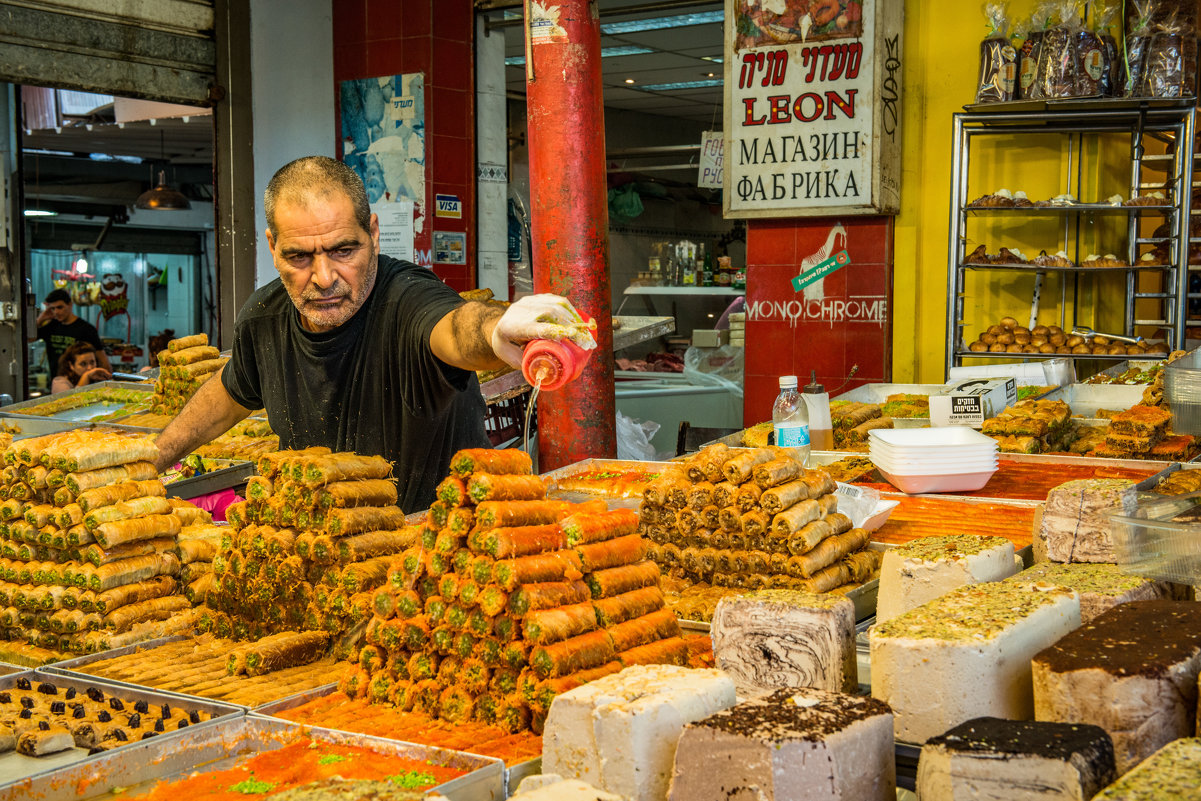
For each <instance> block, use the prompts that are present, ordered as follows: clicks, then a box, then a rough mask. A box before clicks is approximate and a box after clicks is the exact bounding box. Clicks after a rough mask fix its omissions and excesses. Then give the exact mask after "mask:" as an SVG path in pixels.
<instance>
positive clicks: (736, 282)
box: [730, 267, 746, 290]
mask: <svg viewBox="0 0 1201 801" xmlns="http://www.w3.org/2000/svg"><path fill="white" fill-rule="evenodd" d="M730 286H732V287H734V288H735V289H739V290H745V289H746V267H735V268H734V279H733V280H732V281H731V283H730Z"/></svg>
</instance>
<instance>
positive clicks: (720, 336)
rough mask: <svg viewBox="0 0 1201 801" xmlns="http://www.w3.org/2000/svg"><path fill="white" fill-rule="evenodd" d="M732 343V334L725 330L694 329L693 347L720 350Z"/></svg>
mask: <svg viewBox="0 0 1201 801" xmlns="http://www.w3.org/2000/svg"><path fill="white" fill-rule="evenodd" d="M729 341H730V332H729V331H728V330H726V329H724V328H694V329H692V347H694V348H719V347H721V346H722V345H725V344H726V343H727V342H729Z"/></svg>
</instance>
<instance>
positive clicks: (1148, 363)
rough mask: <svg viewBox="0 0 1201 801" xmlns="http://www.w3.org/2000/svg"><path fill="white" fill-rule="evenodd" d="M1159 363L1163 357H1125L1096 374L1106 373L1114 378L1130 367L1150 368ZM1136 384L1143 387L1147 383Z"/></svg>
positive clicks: (1161, 362)
mask: <svg viewBox="0 0 1201 801" xmlns="http://www.w3.org/2000/svg"><path fill="white" fill-rule="evenodd" d="M1160 364H1163V359H1149V360H1148V359H1127V360H1126V361H1124V362H1118V363H1117V364H1115V365H1113V366H1112V367H1106V368H1105V369H1104V370H1102V371H1101V372H1100V373H1097V375H1108V376H1113V377H1115V378H1116V377H1117V376H1120V375H1121V374H1122V373H1124V372H1126V371H1127V370H1130V369H1132V368H1138V369H1139V370H1150V369H1151V368H1152V367H1155V366H1157V365H1160ZM1090 386H1113V385H1112V384H1091V385H1090ZM1119 386H1122V385H1119ZM1130 386H1136V385H1133V384H1132V385H1130ZM1137 386H1140V387H1144V388H1145V387H1146V386H1147V385H1146V384H1138V385H1137Z"/></svg>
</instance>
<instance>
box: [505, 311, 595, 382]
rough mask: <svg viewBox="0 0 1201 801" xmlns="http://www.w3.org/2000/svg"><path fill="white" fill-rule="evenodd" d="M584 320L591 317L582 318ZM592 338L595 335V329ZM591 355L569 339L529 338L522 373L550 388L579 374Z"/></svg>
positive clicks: (523, 353)
mask: <svg viewBox="0 0 1201 801" xmlns="http://www.w3.org/2000/svg"><path fill="white" fill-rule="evenodd" d="M584 322H591V320H590V319H587V318H585V320H584ZM592 338H593V339H594V340H595V339H596V333H595V332H593V333H592ZM593 350H595V348H593ZM591 355H592V351H591V350H584V349H583V348H581V347H580V346H579V345H577V344H575V343H574V342H572V341H571V340H569V339H563V340H558V341H556V340H553V339H535V340H531V341H530V342H529V343H527V344H526V346H525V349H524V351H523V352H522V357H521V373H522V375H524V376H525V380H526V381H529V382H530V385H531V386H534V387H540V388H541V389H542V390H543V391H546V392H553V391H554V390H556V389H559V388H561V387H563V386H565V385H566V384H567V383H568V382H569V381H574V380H575V379H577V378H579V377H580V373H582V372H584V365H585V364H586V363H587V362H588V357H589V356H591Z"/></svg>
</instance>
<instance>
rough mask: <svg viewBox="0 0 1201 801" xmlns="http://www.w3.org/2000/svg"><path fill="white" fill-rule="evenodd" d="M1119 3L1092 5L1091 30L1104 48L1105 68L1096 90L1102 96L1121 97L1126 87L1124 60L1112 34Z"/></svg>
mask: <svg viewBox="0 0 1201 801" xmlns="http://www.w3.org/2000/svg"><path fill="white" fill-rule="evenodd" d="M1119 7H1120V5H1119V4H1110V5H1104V4H1101V3H1098V4H1097V5H1095V6H1093V31H1094V32H1095V33H1096V34H1097V38H1098V39H1100V40H1101V46H1102V47H1103V48H1104V59H1105V70H1104V72H1102V73H1101V81H1100V85H1099V86H1098V87H1097V89H1098V91H1099V92H1100V93H1101V95H1102V96H1104V97H1121V96H1122V91H1123V90H1124V89H1125V87H1126V62H1125V60H1124V59H1123V58H1122V56H1121V51H1119V50H1118V40H1117V38H1116V37H1114V35H1113V20H1114V15H1115V14H1117V11H1118V8H1119Z"/></svg>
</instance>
